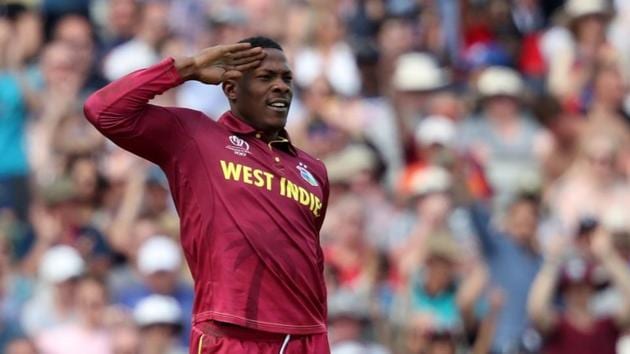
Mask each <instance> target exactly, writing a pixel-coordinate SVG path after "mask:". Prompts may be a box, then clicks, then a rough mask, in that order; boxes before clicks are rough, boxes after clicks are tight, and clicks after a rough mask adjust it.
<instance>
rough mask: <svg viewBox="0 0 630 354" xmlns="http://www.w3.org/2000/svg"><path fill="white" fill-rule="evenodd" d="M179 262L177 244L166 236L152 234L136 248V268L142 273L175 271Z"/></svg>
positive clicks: (179, 256)
mask: <svg viewBox="0 0 630 354" xmlns="http://www.w3.org/2000/svg"><path fill="white" fill-rule="evenodd" d="M181 263H182V256H181V251H180V249H179V245H177V243H176V242H175V241H173V240H172V239H171V238H169V237H167V236H161V235H157V236H152V237H151V238H149V239H148V240H146V241H145V242H144V243H142V245H141V246H140V249H139V250H138V269H139V270H140V273H142V274H144V275H150V274H153V273H155V272H159V271H168V272H172V271H177V270H178V269H179V267H180V266H181Z"/></svg>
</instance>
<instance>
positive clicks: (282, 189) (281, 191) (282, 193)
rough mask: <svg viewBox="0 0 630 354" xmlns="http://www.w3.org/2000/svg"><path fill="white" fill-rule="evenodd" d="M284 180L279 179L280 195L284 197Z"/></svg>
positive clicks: (282, 178)
mask: <svg viewBox="0 0 630 354" xmlns="http://www.w3.org/2000/svg"><path fill="white" fill-rule="evenodd" d="M286 181H287V180H286V179H285V178H284V177H280V195H281V196H283V197H284V196H286Z"/></svg>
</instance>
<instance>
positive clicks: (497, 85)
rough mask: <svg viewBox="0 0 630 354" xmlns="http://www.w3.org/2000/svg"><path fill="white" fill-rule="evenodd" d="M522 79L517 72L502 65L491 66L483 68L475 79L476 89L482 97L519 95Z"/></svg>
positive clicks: (521, 88)
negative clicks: (477, 78)
mask: <svg viewBox="0 0 630 354" xmlns="http://www.w3.org/2000/svg"><path fill="white" fill-rule="evenodd" d="M522 90H523V81H522V80H521V76H520V75H519V73H518V72H516V71H514V70H513V69H510V68H508V67H504V66H491V67H488V68H486V69H484V70H483V71H482V72H481V75H479V80H478V81H477V91H478V92H479V94H480V95H481V96H482V97H491V96H511V97H519V96H520V95H521V91H522Z"/></svg>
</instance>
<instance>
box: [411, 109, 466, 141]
mask: <svg viewBox="0 0 630 354" xmlns="http://www.w3.org/2000/svg"><path fill="white" fill-rule="evenodd" d="M455 132H456V128H455V123H453V121H452V120H450V119H448V118H446V117H444V116H439V115H434V116H428V117H426V118H424V119H422V121H420V124H418V127H417V128H416V141H417V142H418V143H420V144H421V145H423V146H430V145H433V144H440V145H443V146H451V145H452V144H453V142H454V141H455Z"/></svg>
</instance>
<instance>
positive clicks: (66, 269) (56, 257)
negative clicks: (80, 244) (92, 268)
mask: <svg viewBox="0 0 630 354" xmlns="http://www.w3.org/2000/svg"><path fill="white" fill-rule="evenodd" d="M84 269H85V262H84V261H83V258H81V255H80V254H79V252H78V251H77V250H76V249H74V248H72V247H70V246H65V245H59V246H54V247H52V248H50V249H49V250H47V251H46V253H44V256H43V258H42V261H41V262H40V264H39V276H40V278H41V279H42V280H44V281H45V282H47V283H49V284H58V283H62V282H64V281H66V280H69V279H71V278H74V277H78V276H80V275H81V274H83V271H84Z"/></svg>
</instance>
